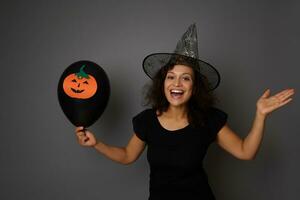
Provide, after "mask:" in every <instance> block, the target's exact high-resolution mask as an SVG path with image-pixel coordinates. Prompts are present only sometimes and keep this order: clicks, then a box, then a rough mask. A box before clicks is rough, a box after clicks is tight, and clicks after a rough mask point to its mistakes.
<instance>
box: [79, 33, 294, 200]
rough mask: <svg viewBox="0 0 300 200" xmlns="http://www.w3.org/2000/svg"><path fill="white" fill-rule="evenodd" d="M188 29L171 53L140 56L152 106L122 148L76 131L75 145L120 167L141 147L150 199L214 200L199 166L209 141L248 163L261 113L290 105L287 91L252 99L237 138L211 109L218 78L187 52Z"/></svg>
mask: <svg viewBox="0 0 300 200" xmlns="http://www.w3.org/2000/svg"><path fill="white" fill-rule="evenodd" d="M194 28H195V27H190V29H188V31H187V32H186V33H185V34H184V36H183V38H182V40H185V43H182V42H179V43H178V44H177V47H176V50H175V53H173V54H151V55H150V56H148V57H146V58H145V60H144V63H143V66H144V70H145V72H146V74H147V75H148V76H150V77H151V78H152V79H153V84H152V87H151V88H150V89H149V90H148V93H147V100H148V104H150V105H151V107H152V108H151V109H146V110H144V111H142V112H141V113H139V114H138V115H136V116H135V117H134V118H133V128H134V134H133V136H132V138H131V139H130V140H129V142H128V144H127V146H126V147H121V148H120V147H114V146H110V145H107V144H104V143H103V142H101V141H97V140H96V138H95V137H94V135H93V133H91V132H90V131H88V130H85V129H84V128H83V127H77V128H76V135H77V138H78V142H79V144H80V145H82V146H89V147H94V148H95V149H96V150H97V151H99V152H100V153H102V154H103V155H105V156H106V157H107V158H109V159H111V160H114V161H116V162H118V163H121V164H125V165H127V164H131V163H133V162H134V161H136V160H137V159H138V157H139V156H140V155H141V153H142V152H143V150H144V149H145V146H146V145H147V146H148V148H147V159H148V162H149V164H150V196H149V199H151V200H156V199H173V200H174V199H183V198H184V199H209V200H213V199H215V197H214V195H213V193H212V191H211V188H210V186H209V184H208V179H207V176H206V173H205V171H204V170H203V167H202V160H203V158H204V156H205V154H206V151H207V148H208V147H209V145H210V144H211V143H212V142H214V141H215V142H216V143H217V144H218V145H220V146H221V147H222V148H223V149H224V150H226V151H227V152H229V153H230V154H232V155H233V156H235V157H236V158H238V159H242V160H252V159H254V157H255V155H256V153H257V150H258V149H259V146H260V143H261V140H262V136H263V128H264V121H265V119H266V117H267V115H268V114H269V113H271V112H272V111H274V110H275V109H278V108H279V107H281V106H283V105H285V104H287V103H288V102H290V101H291V98H289V97H291V96H292V95H293V94H294V90H293V89H289V90H284V91H282V92H280V93H278V94H276V95H274V96H271V97H269V95H270V90H267V91H265V92H264V94H263V95H262V96H261V97H260V98H259V99H258V101H257V104H256V106H257V110H256V116H255V119H254V123H253V127H252V129H251V130H250V132H249V134H248V135H247V137H245V138H244V139H241V138H240V137H239V136H238V135H237V134H236V133H235V132H234V131H233V130H231V129H230V127H229V126H228V124H227V123H226V121H227V114H226V113H225V112H224V111H222V110H220V109H218V108H216V107H214V106H213V105H214V103H215V98H214V96H213V95H212V93H210V91H211V90H213V89H215V88H216V87H217V85H218V84H219V82H220V80H219V74H218V73H217V71H216V70H215V69H214V68H213V67H212V66H210V65H209V64H208V63H206V62H204V61H201V60H199V59H198V58H197V57H194V56H193V55H197V53H196V54H195V52H196V51H195V49H194V50H191V49H193V47H191V45H188V47H187V46H186V44H187V42H186V41H187V40H189V38H190V39H191V38H192V40H191V41H195V38H194V36H193V35H194V34H191V32H193V31H194V30H195V29H194ZM187 35H188V36H187ZM191 35H192V36H191ZM180 43H182V44H184V45H183V46H184V47H183V46H182V45H181V44H180ZM191 43H193V42H191ZM187 48H190V49H188V50H189V51H187ZM184 52H189V53H188V54H189V55H187V54H186V53H184ZM157 56H160V59H159V60H160V63H163V64H162V67H159V69H158V70H154V72H153V71H152V70H153V67H147V66H148V64H149V63H151V62H152V61H153V60H152V59H154V58H155V59H157ZM162 56H165V60H166V61H165V62H162ZM156 66H157V64H156ZM205 67H206V69H211V71H210V72H212V71H214V70H215V72H216V73H215V74H214V75H213V77H214V78H213V77H212V75H211V73H207V74H205V72H203V69H204V68H205ZM200 69H201V70H202V71H201V70H200ZM209 74H210V75H209Z"/></svg>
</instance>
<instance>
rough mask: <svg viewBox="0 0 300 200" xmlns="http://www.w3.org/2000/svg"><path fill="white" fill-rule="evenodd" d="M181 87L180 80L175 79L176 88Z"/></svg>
mask: <svg viewBox="0 0 300 200" xmlns="http://www.w3.org/2000/svg"><path fill="white" fill-rule="evenodd" d="M179 85H181V81H180V78H177V79H175V86H179Z"/></svg>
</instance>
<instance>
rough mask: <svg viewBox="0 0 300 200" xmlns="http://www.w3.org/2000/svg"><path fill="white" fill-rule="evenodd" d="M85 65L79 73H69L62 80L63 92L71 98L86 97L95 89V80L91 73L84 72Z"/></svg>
mask: <svg viewBox="0 0 300 200" xmlns="http://www.w3.org/2000/svg"><path fill="white" fill-rule="evenodd" d="M84 68H85V65H83V66H82V67H81V68H80V72H79V73H74V74H70V75H69V76H67V77H66V78H65V80H64V82H63V89H64V92H65V93H66V94H67V95H68V96H69V97H72V98H77V99H88V98H90V97H92V96H93V95H94V94H95V93H96V91H97V88H98V86H97V81H96V79H95V78H94V77H93V76H92V75H88V74H86V73H85V72H84Z"/></svg>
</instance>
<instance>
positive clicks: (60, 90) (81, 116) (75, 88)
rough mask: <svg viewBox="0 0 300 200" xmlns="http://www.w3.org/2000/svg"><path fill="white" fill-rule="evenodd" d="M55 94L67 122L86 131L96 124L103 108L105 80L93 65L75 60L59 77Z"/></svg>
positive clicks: (101, 70)
mask: <svg viewBox="0 0 300 200" xmlns="http://www.w3.org/2000/svg"><path fill="white" fill-rule="evenodd" d="M100 87H101V89H100ZM57 95H58V100H59V104H60V107H61V109H62V110H63V112H64V114H65V115H66V117H67V118H68V119H69V120H70V122H71V123H72V124H73V125H75V126H83V127H86V128H87V127H89V126H91V125H92V124H93V123H94V122H95V121H97V119H98V118H99V117H100V116H101V115H102V113H103V112H104V110H105V108H106V106H107V103H108V99H109V96H110V85H109V79H108V77H107V75H106V73H105V71H104V70H103V69H102V68H101V67H100V66H99V65H97V64H96V63H94V62H91V61H78V62H75V63H73V64H71V65H70V66H69V67H67V68H66V69H65V71H64V72H63V74H62V75H61V77H60V79H59V82H58V87H57Z"/></svg>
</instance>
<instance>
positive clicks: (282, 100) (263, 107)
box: [256, 89, 294, 115]
mask: <svg viewBox="0 0 300 200" xmlns="http://www.w3.org/2000/svg"><path fill="white" fill-rule="evenodd" d="M293 94H294V89H286V90H283V91H281V92H279V93H277V94H275V95H273V96H270V89H267V90H266V91H265V92H264V94H263V95H262V96H261V97H260V98H259V99H258V101H257V104H256V106H257V111H258V112H259V113H261V114H263V115H267V114H269V113H271V112H272V111H274V110H276V109H278V108H280V107H282V106H284V105H285V104H287V103H288V102H290V101H291V100H292V98H290V97H291V96H292V95H293Z"/></svg>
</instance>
